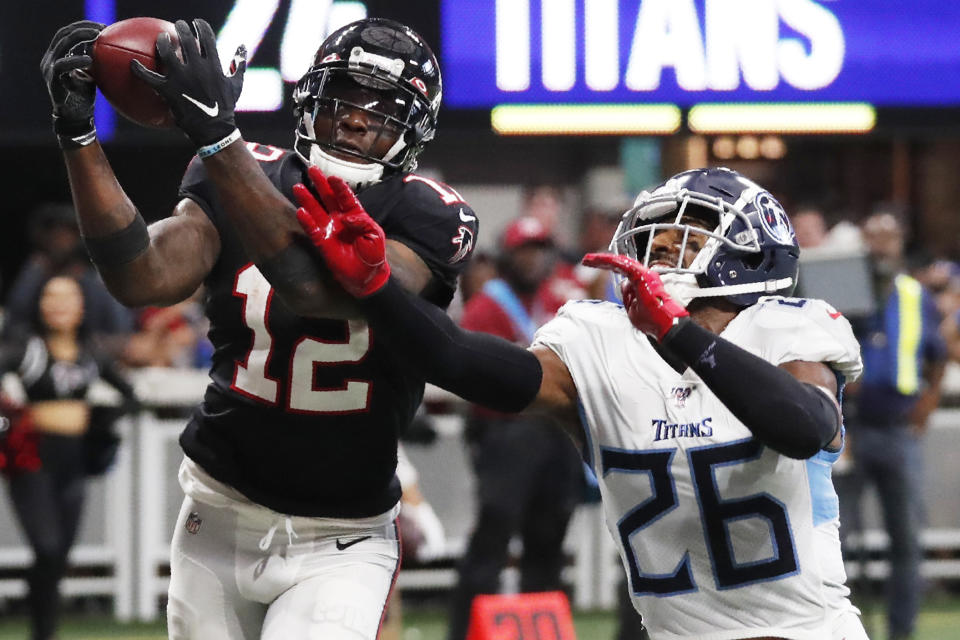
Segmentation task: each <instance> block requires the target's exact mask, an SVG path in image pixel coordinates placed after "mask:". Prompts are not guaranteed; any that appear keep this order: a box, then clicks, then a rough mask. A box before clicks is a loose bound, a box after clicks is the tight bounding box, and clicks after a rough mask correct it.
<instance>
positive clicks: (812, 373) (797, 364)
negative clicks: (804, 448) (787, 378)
mask: <svg viewBox="0 0 960 640" xmlns="http://www.w3.org/2000/svg"><path fill="white" fill-rule="evenodd" d="M780 368H781V369H783V370H784V371H786V372H787V373H789V374H790V375H792V376H793V377H794V378H796V379H797V380H799V381H800V382H805V383H807V384H810V385H813V386H815V387H817V388H818V389H820V390H821V391H822V392H823V395H824V396H826V397H827V398H829V399H830V400H831V401H832V402H833V403H834V405H835V406H836V409H837V416H838V419H839V416H840V415H841V411H840V403H839V402H838V401H837V395H838V393H839V388H838V386H837V375H836V374H835V373H834V371H833V369H831V368H830V367H828V366H827V365H826V364H824V363H822V362H809V361H806V360H792V361H790V362H784V363H782V364H781V365H780ZM841 444H843V436H842V434H841V433H840V432H839V430H838V431H837V435H836V436H835V437H834V439H833V440H832V441H831V442H830V444H829V448H830V449H838V448H839V447H840V445H841Z"/></svg>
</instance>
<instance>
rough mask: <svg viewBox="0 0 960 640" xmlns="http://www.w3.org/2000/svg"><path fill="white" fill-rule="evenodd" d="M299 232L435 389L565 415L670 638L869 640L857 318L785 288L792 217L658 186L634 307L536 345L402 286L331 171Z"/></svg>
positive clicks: (717, 187) (626, 231) (630, 227)
mask: <svg viewBox="0 0 960 640" xmlns="http://www.w3.org/2000/svg"><path fill="white" fill-rule="evenodd" d="M310 177H311V180H313V182H314V186H315V187H316V190H317V193H318V194H319V196H320V200H319V201H318V200H317V199H315V198H314V197H313V196H312V195H311V194H310V192H309V191H308V190H307V189H306V187H303V186H302V185H301V186H300V187H298V188H297V193H296V196H297V198H298V200H299V202H300V204H301V210H300V211H299V212H298V217H299V218H300V221H301V224H302V225H303V227H304V229H305V230H306V231H307V232H308V234H310V237H311V239H312V240H313V242H314V244H315V245H316V246H317V247H318V248H319V249H320V251H321V252H322V253H323V255H324V257H325V260H326V262H327V264H328V265H329V266H330V268H331V270H332V271H333V272H334V273H335V274H336V275H337V278H338V280H339V281H340V282H341V284H342V285H343V286H344V288H345V289H347V290H348V291H349V292H350V293H352V294H353V295H354V296H356V297H357V298H359V299H360V304H361V306H362V308H363V309H364V312H365V314H366V316H367V318H368V320H369V322H370V324H371V326H372V328H373V329H374V331H375V333H376V335H377V336H378V338H379V339H381V340H385V341H387V342H389V343H390V344H391V345H392V348H394V349H396V350H397V351H399V352H400V353H402V354H404V355H406V356H407V357H408V362H410V363H411V366H413V367H414V368H416V369H418V370H419V372H420V373H421V374H422V375H423V376H424V377H425V378H426V379H427V380H428V381H430V382H433V383H435V384H438V385H439V386H442V387H444V388H447V389H449V390H451V391H453V392H455V393H457V394H459V395H461V396H463V397H464V398H466V399H468V400H470V401H471V402H476V403H480V404H485V405H487V406H490V407H491V408H494V409H498V410H501V411H523V410H541V411H548V412H550V413H551V414H553V415H554V416H556V417H557V418H559V421H560V423H561V424H563V425H564V428H565V429H566V430H567V431H568V432H569V433H570V434H571V436H572V437H573V439H574V441H575V442H576V443H577V444H578V445H579V446H580V447H581V449H582V451H583V456H584V459H585V460H587V461H588V462H589V464H590V465H591V466H592V467H593V469H594V471H595V472H596V475H597V478H598V479H599V481H600V490H601V495H602V499H603V505H604V512H605V515H606V521H607V525H608V527H609V529H610V532H611V534H612V535H613V537H614V539H615V540H616V541H617V543H618V547H619V550H620V555H621V559H622V561H623V565H624V570H625V571H626V573H627V576H628V578H629V586H630V590H631V593H632V597H633V601H634V605H635V606H636V608H637V610H638V611H639V612H640V613H641V615H642V616H643V619H644V622H645V624H646V626H647V628H648V631H649V633H650V637H651V638H652V639H653V640H674V639H680V638H696V639H697V640H739V639H745V638H766V639H790V640H823V639H825V638H830V639H834V640H864V639H865V638H866V634H865V633H864V630H863V626H862V624H861V623H860V619H859V612H858V611H857V610H856V609H855V608H854V607H853V605H852V604H851V603H850V601H849V600H848V597H847V596H848V593H849V591H848V589H847V587H846V586H845V584H844V582H845V579H846V577H845V575H844V569H843V562H842V558H841V555H840V543H839V537H838V527H839V519H838V514H837V508H838V505H837V497H836V493H835V492H834V489H833V484H832V481H831V477H830V468H831V465H832V463H833V462H834V461H835V460H836V459H837V457H838V456H839V452H840V448H841V447H842V445H843V427H842V419H841V412H840V404H839V402H840V398H841V395H842V391H843V386H844V384H845V382H847V381H849V380H853V379H855V378H856V377H857V376H858V375H859V373H860V370H861V368H862V365H861V361H860V350H859V345H858V344H857V342H856V340H855V339H854V337H853V334H852V332H851V329H850V325H849V323H848V322H847V321H846V319H845V318H843V317H842V316H841V315H840V314H839V313H837V312H836V310H835V309H833V308H832V307H831V306H830V305H828V304H826V303H825V302H823V301H820V300H811V299H799V298H790V297H784V296H785V295H786V296H788V295H789V294H790V292H791V291H792V290H793V287H794V285H795V284H796V277H797V260H798V257H799V248H798V246H797V243H796V240H795V238H794V233H793V229H792V227H791V225H790V222H789V220H788V218H787V216H786V214H785V213H784V211H783V208H782V207H781V206H780V204H779V203H778V202H777V201H776V200H775V199H774V198H773V196H771V195H770V193H768V192H767V191H766V190H764V189H763V188H762V187H760V186H759V185H757V184H755V183H754V182H752V181H750V180H748V179H747V178H745V177H743V176H741V175H740V174H738V173H736V172H734V171H730V170H727V169H698V170H693V171H687V172H684V173H681V174H678V175H676V176H673V177H672V178H670V179H669V180H667V181H666V182H664V183H663V184H662V185H660V186H659V187H657V188H656V189H654V190H653V191H652V192H643V193H641V194H640V195H639V196H638V197H637V200H636V202H635V203H634V207H633V208H632V209H630V210H629V211H628V212H627V213H625V214H624V216H623V219H622V222H621V224H620V227H619V229H618V231H617V234H616V236H615V238H614V241H613V242H612V244H611V249H613V250H614V251H615V255H611V254H591V255H588V256H587V257H586V258H585V259H584V262H585V264H587V265H590V266H596V267H600V268H605V269H611V270H613V271H615V272H617V273H618V275H619V277H620V278H621V279H622V282H621V292H622V295H623V300H624V305H623V306H620V305H616V304H611V303H605V302H596V301H585V302H573V303H568V304H567V305H565V306H564V307H563V308H562V309H561V310H560V312H559V313H558V314H557V317H556V318H554V319H553V320H552V321H550V322H549V323H547V324H546V325H545V326H544V327H542V328H541V329H540V331H539V332H538V333H537V335H536V337H535V338H534V342H533V345H532V346H531V347H530V348H529V350H524V349H520V348H518V347H516V346H514V345H510V344H508V343H506V342H504V341H501V340H498V339H496V338H493V337H492V336H489V335H485V334H475V333H471V332H467V331H463V330H461V329H459V328H457V327H456V326H455V325H454V324H453V323H452V322H451V321H450V320H449V319H448V318H447V317H446V316H445V315H444V314H443V313H442V312H439V311H437V310H436V309H433V308H431V307H429V305H425V304H422V303H421V302H420V301H418V300H417V299H416V298H415V297H414V296H412V295H410V294H408V293H406V292H405V291H404V290H403V289H402V288H401V287H399V286H398V285H396V284H395V283H394V282H393V280H392V279H391V278H390V277H389V274H390V267H389V264H387V262H386V260H385V258H384V255H385V254H384V252H383V232H382V231H381V230H380V229H379V228H378V227H377V226H376V223H375V222H374V221H373V220H372V219H370V218H369V216H367V215H366V214H365V213H364V212H363V209H362V207H361V206H360V205H359V203H358V202H357V201H356V200H355V199H354V198H352V195H351V194H350V193H349V190H348V189H347V188H346V186H345V185H343V184H342V183H341V182H339V181H338V180H337V179H335V178H331V179H330V180H329V181H328V180H326V179H325V178H324V177H323V176H322V175H321V174H320V173H319V172H317V171H313V172H312V173H311V175H310Z"/></svg>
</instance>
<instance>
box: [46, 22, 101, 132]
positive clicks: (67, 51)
mask: <svg viewBox="0 0 960 640" xmlns="http://www.w3.org/2000/svg"><path fill="white" fill-rule="evenodd" d="M105 26H106V25H102V24H100V23H99V22H90V21H88V20H81V21H80V22H74V23H73V24H69V25H67V26H65V27H63V28H62V29H60V30H59V31H57V33H56V35H54V36H53V40H52V41H51V42H50V46H49V47H48V48H47V51H46V53H44V54H43V59H42V60H40V72H41V73H42V74H43V80H44V81H45V82H46V83H47V91H48V92H49V93H50V102H52V103H53V130H54V132H56V134H57V138H58V139H59V140H60V146H61V147H62V148H64V149H77V148H79V147H83V146H86V145H88V144H90V143H91V142H93V141H94V140H96V138H97V130H96V128H95V127H94V125H93V102H94V99H95V98H96V96H97V88H96V85H94V83H93V78H91V77H90V75H89V74H87V73H85V72H84V71H83V70H84V69H89V68H90V65H92V64H93V58H91V57H90V51H91V49H92V48H93V41H94V40H96V39H97V36H98V35H100V32H101V31H103V29H104V27H105Z"/></svg>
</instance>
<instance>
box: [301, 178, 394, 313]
mask: <svg viewBox="0 0 960 640" xmlns="http://www.w3.org/2000/svg"><path fill="white" fill-rule="evenodd" d="M307 173H308V175H309V176H310V182H312V183H313V187H314V189H316V192H317V194H318V195H319V196H320V200H319V201H318V200H317V199H316V198H315V197H314V195H313V194H312V193H311V192H310V190H309V189H307V187H306V186H305V185H302V184H296V185H294V186H293V195H294V197H295V198H296V199H297V202H298V203H299V204H300V208H299V209H298V210H297V220H299V221H300V226H301V227H303V230H304V232H305V233H306V234H307V236H308V237H309V238H310V241H311V242H313V244H314V246H315V247H317V249H319V250H320V253H321V254H323V258H324V260H325V261H326V263H327V267H328V268H329V269H330V272H331V273H332V274H333V276H334V277H335V278H336V279H337V282H339V283H340V285H341V286H342V287H343V288H344V289H345V290H346V291H347V293H349V294H350V295H352V296H353V297H355V298H365V297H367V296H369V295H371V294H373V293H376V292H377V291H378V290H380V288H381V287H383V286H384V285H385V284H387V280H389V279H390V265H389V264H388V263H387V246H386V243H387V240H386V235H385V234H384V233H383V229H382V228H381V227H380V225H379V224H377V223H376V221H375V220H374V219H373V218H371V217H370V215H369V214H368V213H367V212H366V211H365V210H364V208H363V205H362V204H360V201H359V200H357V196H356V195H354V193H353V191H352V190H351V189H350V187H349V185H347V183H346V182H344V181H343V180H341V179H340V178H338V177H336V176H331V177H330V178H327V176H325V175H323V172H322V171H320V169H318V168H316V167H312V166H311V167H310V168H309V169H307Z"/></svg>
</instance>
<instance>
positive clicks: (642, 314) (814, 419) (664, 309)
mask: <svg viewBox="0 0 960 640" xmlns="http://www.w3.org/2000/svg"><path fill="white" fill-rule="evenodd" d="M583 263H584V264H585V265H587V266H591V267H597V268H600V269H607V270H610V271H616V272H618V273H620V274H621V275H622V276H624V277H625V278H626V279H625V280H624V281H623V283H622V286H621V290H622V292H623V303H624V308H625V309H626V311H627V315H628V316H629V317H630V321H631V323H632V324H633V325H634V327H636V328H637V329H639V330H640V331H643V332H644V333H646V334H647V335H649V336H650V337H652V338H654V339H656V340H658V341H659V342H660V343H661V344H662V345H663V346H664V347H665V348H666V349H668V350H669V351H671V352H672V353H674V354H675V355H676V356H677V357H678V358H680V359H681V360H682V361H683V362H684V363H686V364H687V365H688V366H690V367H691V368H692V369H693V370H694V371H696V372H697V375H699V376H700V378H701V379H702V380H703V381H704V383H706V385H707V386H708V387H709V388H710V390H711V391H713V392H714V393H715V394H716V396H717V398H719V399H720V401H721V402H723V404H724V405H725V406H726V407H727V408H728V409H729V410H730V411H731V412H732V413H733V415H735V416H736V417H737V419H738V420H740V421H741V422H742V423H743V424H744V425H746V426H747V428H748V429H750V430H751V431H752V432H753V434H754V436H756V438H757V439H758V440H760V441H761V442H763V443H764V444H766V445H767V446H769V447H771V448H772V449H774V450H776V451H779V452H780V453H782V454H784V455H786V456H789V457H791V458H799V459H806V458H809V457H811V456H813V455H815V454H816V453H817V452H818V451H819V450H820V449H822V448H824V447H828V446H831V445H834V446H836V445H839V431H840V424H841V416H840V407H839V404H838V403H837V400H836V395H837V392H838V390H837V381H836V377H835V376H834V375H833V372H832V371H831V370H830V368H829V367H828V366H827V365H825V364H823V363H822V362H799V361H798V362H787V363H784V364H783V365H781V366H779V367H778V366H775V365H773V364H771V363H769V362H767V361H766V360H764V359H762V358H759V357H757V356H755V355H753V354H752V353H749V352H748V351H746V350H744V349H741V348H740V347H738V346H737V345H735V344H733V343H732V342H728V341H727V340H724V339H723V338H721V337H720V336H718V335H716V334H715V333H713V332H712V331H709V330H707V329H705V328H703V327H701V326H700V325H698V324H696V323H695V322H693V321H692V320H691V319H690V314H689V313H688V312H687V310H686V309H684V308H683V307H682V306H681V305H679V304H677V303H676V301H674V300H673V299H672V298H671V297H670V295H669V294H667V292H666V291H665V290H664V287H663V283H662V282H661V280H660V276H659V275H658V274H657V273H656V272H654V271H651V270H649V269H647V268H645V267H644V266H643V265H642V264H640V263H639V262H637V261H636V260H634V259H632V258H629V257H627V256H623V255H611V254H596V253H593V254H588V255H586V256H585V257H584V259H583Z"/></svg>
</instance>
